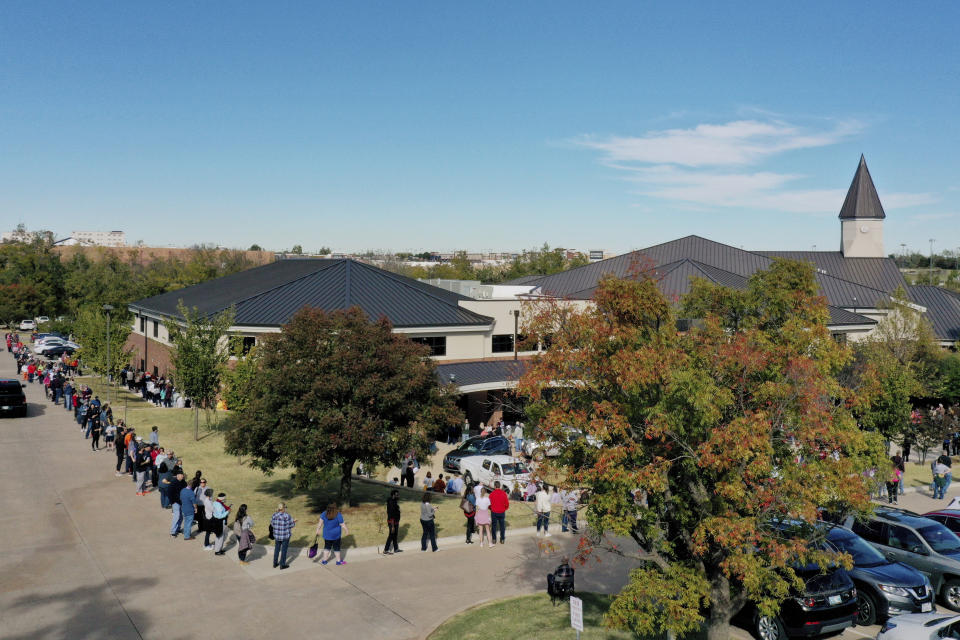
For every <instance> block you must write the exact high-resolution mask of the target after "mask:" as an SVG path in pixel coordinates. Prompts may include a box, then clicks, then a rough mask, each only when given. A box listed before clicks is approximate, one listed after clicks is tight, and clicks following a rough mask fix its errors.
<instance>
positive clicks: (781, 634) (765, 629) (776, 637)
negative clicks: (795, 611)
mask: <svg viewBox="0 0 960 640" xmlns="http://www.w3.org/2000/svg"><path fill="white" fill-rule="evenodd" d="M753 626H754V630H755V631H756V632H757V637H758V638H760V640H787V631H786V630H785V629H784V628H783V624H782V623H781V622H780V618H777V617H775V616H760V615H758V616H757V617H756V618H755V619H754V622H753Z"/></svg>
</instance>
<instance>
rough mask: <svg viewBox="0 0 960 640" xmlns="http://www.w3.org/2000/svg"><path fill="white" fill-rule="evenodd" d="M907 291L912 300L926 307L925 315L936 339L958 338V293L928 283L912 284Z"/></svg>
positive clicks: (959, 304) (954, 339)
mask: <svg viewBox="0 0 960 640" xmlns="http://www.w3.org/2000/svg"><path fill="white" fill-rule="evenodd" d="M909 291H910V296H911V297H912V298H913V301H914V302H916V303H917V304H919V305H921V306H924V307H926V308H927V313H926V317H927V319H928V320H930V324H931V325H932V326H933V333H934V335H936V336H937V339H939V340H949V341H951V342H956V341H957V340H960V294H957V293H955V292H953V291H950V290H949V289H944V288H943V287H934V286H930V285H914V286H911V287H910V289H909Z"/></svg>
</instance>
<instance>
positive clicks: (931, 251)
mask: <svg viewBox="0 0 960 640" xmlns="http://www.w3.org/2000/svg"><path fill="white" fill-rule="evenodd" d="M934 242H936V240H935V239H934V238H930V284H934V282H933V243H934Z"/></svg>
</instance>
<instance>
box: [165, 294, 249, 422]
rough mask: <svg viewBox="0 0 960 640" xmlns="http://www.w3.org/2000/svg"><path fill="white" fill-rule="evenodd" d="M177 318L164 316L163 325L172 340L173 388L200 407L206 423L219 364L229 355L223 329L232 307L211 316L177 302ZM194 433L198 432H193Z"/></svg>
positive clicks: (220, 368) (228, 322)
mask: <svg viewBox="0 0 960 640" xmlns="http://www.w3.org/2000/svg"><path fill="white" fill-rule="evenodd" d="M177 309H178V310H179V312H180V319H179V320H178V319H174V318H167V319H166V320H165V321H164V326H166V327H167V330H168V331H169V332H170V342H171V343H172V344H173V352H172V354H171V361H172V364H173V370H174V373H173V375H174V379H175V380H176V385H177V388H178V389H180V390H181V391H183V393H185V394H186V395H187V397H188V398H190V399H191V401H192V402H193V403H194V404H195V405H196V406H197V407H200V408H202V409H203V410H204V418H205V420H206V423H207V427H209V426H210V414H211V411H213V410H216V401H217V395H218V394H219V393H220V376H221V374H222V372H223V365H224V364H225V363H226V362H227V360H228V359H229V357H230V352H229V341H228V340H227V339H226V335H227V329H229V328H230V326H231V325H232V324H233V315H234V314H233V309H227V310H226V311H223V312H221V313H218V314H216V315H214V316H209V315H205V314H203V313H201V312H200V311H199V310H197V309H188V308H186V307H185V306H184V305H183V304H182V303H181V304H179V305H178V306H177ZM195 437H198V434H195Z"/></svg>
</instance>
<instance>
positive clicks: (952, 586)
mask: <svg viewBox="0 0 960 640" xmlns="http://www.w3.org/2000/svg"><path fill="white" fill-rule="evenodd" d="M941 598H942V599H943V604H944V605H945V606H947V607H949V608H951V609H953V610H954V611H960V580H947V581H946V582H944V583H943V590H942V591H941Z"/></svg>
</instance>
